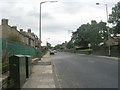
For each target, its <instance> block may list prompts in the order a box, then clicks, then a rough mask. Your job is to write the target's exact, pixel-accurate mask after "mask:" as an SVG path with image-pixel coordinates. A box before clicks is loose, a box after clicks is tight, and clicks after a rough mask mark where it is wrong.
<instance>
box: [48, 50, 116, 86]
mask: <svg viewBox="0 0 120 90" xmlns="http://www.w3.org/2000/svg"><path fill="white" fill-rule="evenodd" d="M50 58H51V60H52V63H53V64H54V72H55V73H54V75H55V82H56V86H57V87H58V88H118V60H117V59H114V58H113V59H111V58H106V57H97V56H94V55H80V54H74V53H67V52H58V53H56V54H55V55H52V56H51V57H50Z"/></svg>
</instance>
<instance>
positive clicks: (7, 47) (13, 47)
mask: <svg viewBox="0 0 120 90" xmlns="http://www.w3.org/2000/svg"><path fill="white" fill-rule="evenodd" d="M16 54H19V55H20V54H22V55H30V56H31V57H32V58H36V57H38V58H40V57H41V53H40V51H38V50H36V49H35V48H33V47H30V46H28V45H25V44H23V43H21V42H14V41H9V40H3V39H2V67H3V68H2V69H3V70H2V71H3V72H5V71H6V70H8V61H9V60H8V58H9V57H10V56H12V55H16Z"/></svg>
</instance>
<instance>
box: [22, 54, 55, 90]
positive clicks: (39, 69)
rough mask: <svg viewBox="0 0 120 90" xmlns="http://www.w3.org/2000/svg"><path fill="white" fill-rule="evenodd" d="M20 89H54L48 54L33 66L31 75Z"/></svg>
mask: <svg viewBox="0 0 120 90" xmlns="http://www.w3.org/2000/svg"><path fill="white" fill-rule="evenodd" d="M41 63H42V64H41ZM46 63H47V64H46ZM22 88H55V82H54V77H53V70H52V64H51V61H50V60H49V53H47V54H46V55H45V56H44V57H43V58H42V59H41V61H38V63H37V64H36V65H34V66H33V69H32V74H31V76H30V77H29V78H28V79H27V81H26V83H25V84H24V85H23V87H22Z"/></svg>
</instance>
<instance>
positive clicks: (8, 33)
mask: <svg viewBox="0 0 120 90" xmlns="http://www.w3.org/2000/svg"><path fill="white" fill-rule="evenodd" d="M0 28H1V30H2V39H7V40H13V41H19V42H22V43H24V44H26V45H29V46H31V47H34V48H36V49H38V48H39V46H40V40H39V38H38V37H37V35H35V34H34V33H32V32H31V29H28V31H27V32H26V31H23V29H20V31H18V30H17V26H10V25H8V19H2V22H1V25H0Z"/></svg>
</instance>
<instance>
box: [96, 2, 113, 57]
mask: <svg viewBox="0 0 120 90" xmlns="http://www.w3.org/2000/svg"><path fill="white" fill-rule="evenodd" d="M96 5H100V3H96ZM104 5H105V8H106V17H107V22H108V20H109V17H108V7H107V4H104ZM108 26H109V24H108ZM107 31H108V55H109V56H111V48H110V31H109V28H108V29H107Z"/></svg>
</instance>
